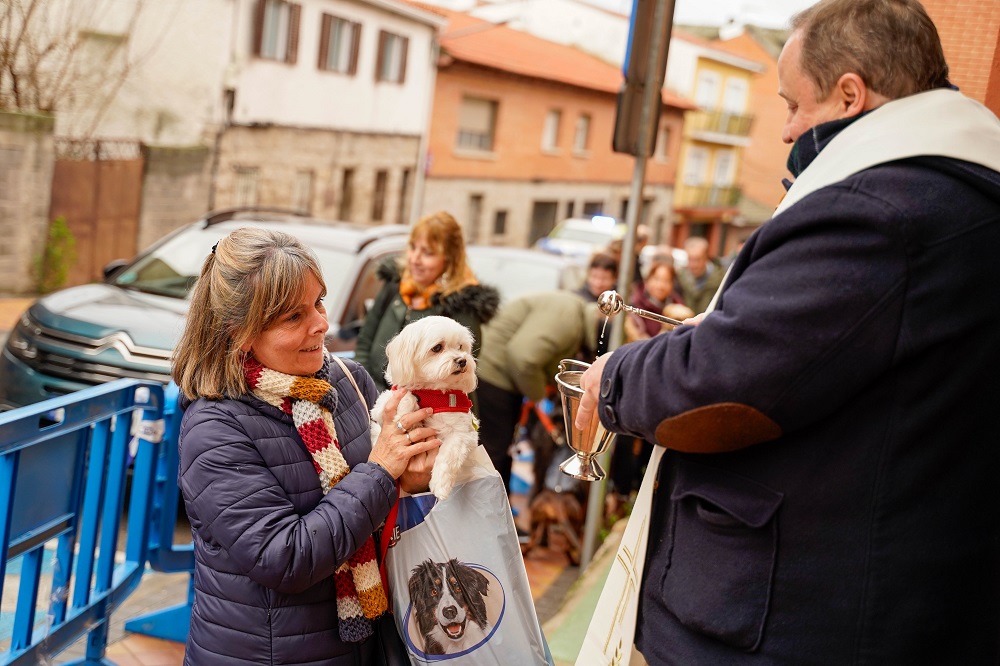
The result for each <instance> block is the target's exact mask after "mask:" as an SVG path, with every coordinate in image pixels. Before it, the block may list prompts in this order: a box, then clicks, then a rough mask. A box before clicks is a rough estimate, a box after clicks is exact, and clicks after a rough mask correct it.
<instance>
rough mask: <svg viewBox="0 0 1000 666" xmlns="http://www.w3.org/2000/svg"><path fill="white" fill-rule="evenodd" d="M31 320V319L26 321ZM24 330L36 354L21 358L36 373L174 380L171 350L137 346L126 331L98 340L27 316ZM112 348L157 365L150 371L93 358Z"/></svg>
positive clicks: (88, 379)
mask: <svg viewBox="0 0 1000 666" xmlns="http://www.w3.org/2000/svg"><path fill="white" fill-rule="evenodd" d="M26 320H27V321H26ZM20 325H21V332H22V333H23V334H25V336H26V337H28V338H29V339H30V340H31V342H32V343H33V346H34V347H35V354H34V356H30V357H26V355H25V354H24V353H23V352H22V353H18V354H17V355H18V357H19V358H20V359H21V360H22V361H23V362H24V363H27V364H28V365H29V366H30V367H31V368H32V369H33V370H35V371H36V372H39V373H42V374H44V375H49V376H50V377H59V378H63V379H69V380H71V381H76V382H82V383H85V384H102V383H104V382H109V381H111V380H114V379H121V378H130V379H151V380H154V381H159V382H164V383H166V382H168V381H169V380H170V355H171V352H170V351H168V350H163V349H154V348H151V347H140V346H137V345H136V344H135V343H134V342H133V341H132V339H131V338H130V337H129V336H128V335H126V334H125V333H121V332H116V333H112V334H111V335H108V336H105V337H103V338H100V339H98V340H94V339H92V338H87V337H83V336H79V335H74V334H72V333H66V332H64V331H57V330H55V329H51V328H48V327H45V326H41V325H40V324H38V323H37V322H35V321H33V320H28V319H27V317H25V318H24V319H22V320H21V323H20ZM108 349H115V350H116V351H117V352H118V353H119V354H121V356H122V359H123V360H124V361H125V362H127V363H134V364H136V365H141V366H145V367H146V368H148V367H150V366H152V367H153V368H162V370H160V369H156V370H146V369H141V368H131V367H124V366H119V365H111V364H107V363H99V362H96V361H91V360H89V359H88V358H87V357H88V356H90V357H94V356H97V355H99V354H101V353H103V352H105V351H107V350H108Z"/></svg>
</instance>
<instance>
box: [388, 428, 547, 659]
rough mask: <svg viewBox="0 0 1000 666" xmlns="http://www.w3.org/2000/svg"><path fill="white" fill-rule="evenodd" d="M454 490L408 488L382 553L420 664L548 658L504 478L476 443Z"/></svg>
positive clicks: (404, 632)
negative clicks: (444, 495)
mask: <svg viewBox="0 0 1000 666" xmlns="http://www.w3.org/2000/svg"><path fill="white" fill-rule="evenodd" d="M474 455H475V466H474V469H473V470H472V471H471V472H470V474H469V476H468V478H467V479H466V480H464V481H463V482H460V483H459V484H457V485H456V486H455V487H454V489H453V490H452V492H451V494H450V495H449V496H448V499H446V500H443V501H439V500H438V499H437V498H436V497H435V496H434V495H433V494H430V493H424V494H420V495H412V496H408V495H405V494H404V495H403V496H402V497H400V499H399V504H398V507H397V510H396V520H395V530H394V532H393V537H392V540H391V542H390V545H389V548H388V551H387V553H386V557H385V564H386V573H387V577H388V580H389V591H390V595H391V597H392V605H393V613H394V617H395V619H396V625H397V629H399V632H400V635H401V636H402V637H403V642H404V643H405V644H406V647H407V649H408V650H409V653H410V659H411V661H412V662H413V663H414V664H430V663H438V662H448V663H449V664H455V666H465V665H468V666H492V665H496V664H515V665H517V666H527V665H528V664H552V658H551V656H550V655H549V651H548V646H547V645H546V644H545V639H544V637H543V636H542V630H541V627H540V625H539V623H538V617H537V616H536V614H535V606H534V602H533V601H532V598H531V589H530V587H529V585H528V575H527V573H526V572H525V569H524V560H523V559H522V558H521V550H520V546H519V544H518V540H517V532H516V530H515V528H514V521H513V518H512V515H511V510H510V505H509V504H508V501H507V493H506V490H505V489H504V485H503V480H502V479H501V478H500V475H499V474H498V473H497V472H496V470H495V469H493V465H492V464H491V463H490V460H489V456H488V455H487V454H486V452H485V451H484V450H483V449H482V447H477V449H476V452H475V454H474Z"/></svg>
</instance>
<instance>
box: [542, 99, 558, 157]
mask: <svg viewBox="0 0 1000 666" xmlns="http://www.w3.org/2000/svg"><path fill="white" fill-rule="evenodd" d="M561 120H562V111H560V110H559V109H552V110H550V111H549V112H548V113H547V114H545V126H544V127H543V128H542V150H555V149H556V148H558V147H559V124H560V121H561Z"/></svg>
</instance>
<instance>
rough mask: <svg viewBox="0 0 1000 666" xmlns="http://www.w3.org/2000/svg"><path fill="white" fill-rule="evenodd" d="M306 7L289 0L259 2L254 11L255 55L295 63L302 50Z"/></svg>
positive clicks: (259, 0)
mask: <svg viewBox="0 0 1000 666" xmlns="http://www.w3.org/2000/svg"><path fill="white" fill-rule="evenodd" d="M301 13H302V7H301V6H300V5H298V4H295V3H292V2H285V0H257V6H256V9H255V11H254V25H253V37H254V39H253V54H254V55H255V56H257V57H259V58H267V59H269V60H279V61H282V62H287V63H289V64H295V61H296V59H297V57H298V50H299V17H300V15H301Z"/></svg>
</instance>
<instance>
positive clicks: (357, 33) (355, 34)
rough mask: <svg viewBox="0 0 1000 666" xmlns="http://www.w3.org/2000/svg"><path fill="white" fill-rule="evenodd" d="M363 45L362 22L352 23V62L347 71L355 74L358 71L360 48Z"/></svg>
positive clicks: (352, 74)
mask: <svg viewBox="0 0 1000 666" xmlns="http://www.w3.org/2000/svg"><path fill="white" fill-rule="evenodd" d="M360 46H361V24H360V23H352V24H351V62H350V64H349V65H348V67H347V73H348V74H350V75H351V76H354V75H355V74H357V73H358V49H359V48H360Z"/></svg>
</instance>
